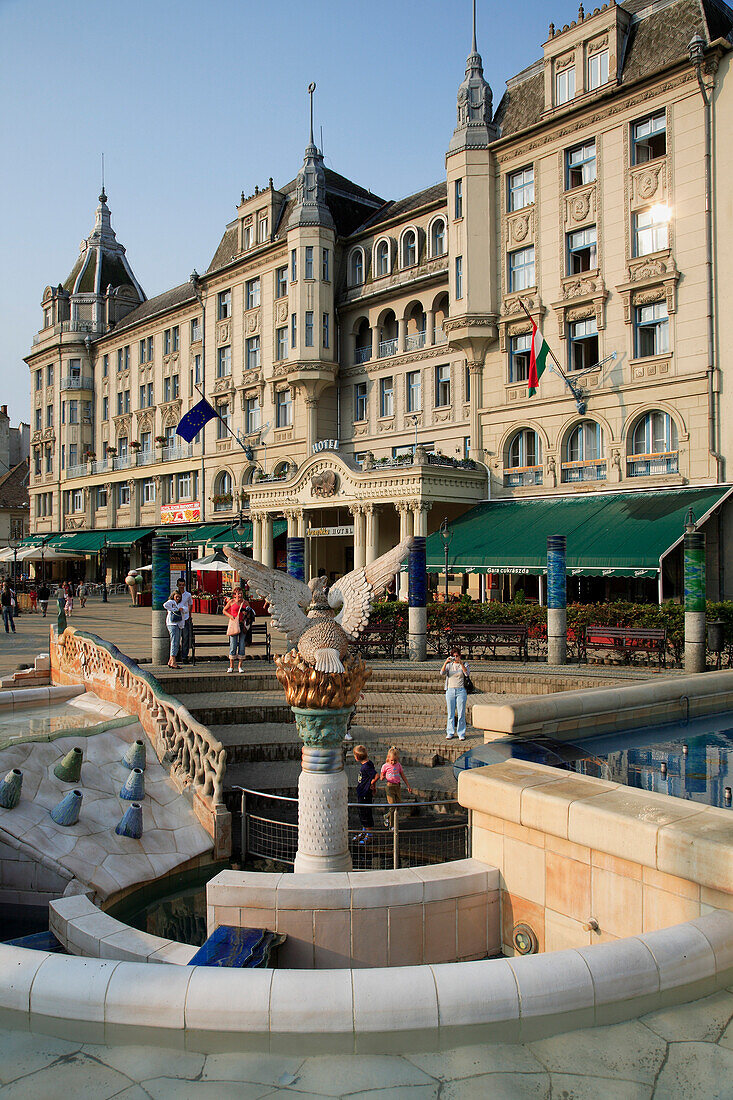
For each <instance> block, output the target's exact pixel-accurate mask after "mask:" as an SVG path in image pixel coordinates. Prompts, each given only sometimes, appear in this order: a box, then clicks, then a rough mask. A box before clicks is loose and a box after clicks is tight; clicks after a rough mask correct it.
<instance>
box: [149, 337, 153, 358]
mask: <svg viewBox="0 0 733 1100" xmlns="http://www.w3.org/2000/svg"><path fill="white" fill-rule="evenodd" d="M152 361H153V337H152V336H148V363H152Z"/></svg>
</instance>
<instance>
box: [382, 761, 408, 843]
mask: <svg viewBox="0 0 733 1100" xmlns="http://www.w3.org/2000/svg"><path fill="white" fill-rule="evenodd" d="M379 778H380V779H384V780H385V781H386V783H387V801H388V802H389V803H390V805H396V804H397V803H399V802H401V801H402V787H401V783H403V782H404V784H405V786H406V787H407V790H408V792H409V794H412V793H413V790H412V787H411V786H410V784H409V783H408V782H407V776H406V775H405V773H404V771H403V770H402V765H401V764H400V755H399V753H398V752H397V749H396V748H395V747H394V745H392V746H391V747H390V748H389V749H388V750H387V759H386V761H385V762H384V764H382V770H381V772H380V773H379ZM396 813H397V811H396V810H388V811H387V813H386V814H385V815H384V827H385V829H390V828H393V825H394V815H395V814H396Z"/></svg>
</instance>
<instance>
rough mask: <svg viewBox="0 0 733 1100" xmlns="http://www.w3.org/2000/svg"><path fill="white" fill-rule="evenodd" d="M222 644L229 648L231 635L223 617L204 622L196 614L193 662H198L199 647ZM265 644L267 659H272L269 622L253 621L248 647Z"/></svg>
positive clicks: (192, 644)
mask: <svg viewBox="0 0 733 1100" xmlns="http://www.w3.org/2000/svg"><path fill="white" fill-rule="evenodd" d="M212 637H213V638H214V639H215V640H214V641H206V642H204V641H201V640H200V639H201V638H212ZM220 645H225V646H226V648H227V650H228V649H229V637H228V635H227V624H226V622H223V621H222V620H221V619H216V620H215V621H214V622H208V623H207V622H202V620H201V619H200V618H198V617H196V616H194V620H193V634H192V636H191V663H192V664H196V650H197V649H213V648H216V647H218V646H220ZM262 645H263V646H264V647H265V659H266V660H268V661H269V660H270V658H271V656H272V649H271V640H270V631H269V630H268V628H267V623H253V624H252V641H251V642H250V643H249V644H248V646H247V649H250V648H251V647H252V646H262Z"/></svg>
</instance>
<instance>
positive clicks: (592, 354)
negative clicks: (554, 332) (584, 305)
mask: <svg viewBox="0 0 733 1100" xmlns="http://www.w3.org/2000/svg"><path fill="white" fill-rule="evenodd" d="M568 352H569V361H568V366H569V368H570V370H587V369H588V367H593V366H595V364H596V363H597V362H598V329H597V328H596V319H595V317H588V318H587V319H586V320H584V321H571V323H570V324H569V325H568Z"/></svg>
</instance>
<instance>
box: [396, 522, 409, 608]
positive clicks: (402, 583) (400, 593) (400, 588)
mask: <svg viewBox="0 0 733 1100" xmlns="http://www.w3.org/2000/svg"><path fill="white" fill-rule="evenodd" d="M395 507H396V508H397V511H398V512H399V514H400V542H402V540H403V539H406V538H407V536H408V535H411V534H412V508H411V507H410V505H409V504H407V503H406V502H405V501H400V502H399V503H398V504H396V505H395ZM407 590H408V581H407V573H402V572H400V573H399V574H398V581H397V599H398V600H406V599H407Z"/></svg>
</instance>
